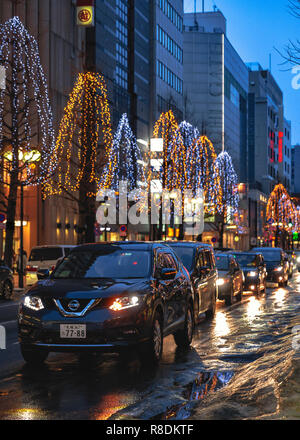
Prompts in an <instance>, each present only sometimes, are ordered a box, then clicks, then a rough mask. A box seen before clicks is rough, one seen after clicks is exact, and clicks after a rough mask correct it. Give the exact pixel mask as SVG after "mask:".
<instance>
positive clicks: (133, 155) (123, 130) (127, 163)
mask: <svg viewBox="0 0 300 440" xmlns="http://www.w3.org/2000/svg"><path fill="white" fill-rule="evenodd" d="M143 159H144V158H143V155H142V152H141V150H140V148H139V147H138V146H137V143H136V138H135V136H134V134H133V132H132V130H131V128H130V126H129V121H128V117H127V114H126V113H124V114H123V115H122V118H121V119H120V121H119V125H118V128H117V131H116V134H115V136H114V139H113V143H112V148H111V149H110V151H109V152H108V157H107V163H106V165H105V166H104V168H103V171H102V174H101V178H100V182H99V190H102V189H106V188H109V189H113V190H114V191H116V192H117V191H118V190H119V182H121V181H127V182H128V191H132V190H135V189H138V188H139V187H140V188H141V187H143V188H145V187H147V185H148V183H147V175H146V172H145V167H144V165H143V164H144V161H143Z"/></svg>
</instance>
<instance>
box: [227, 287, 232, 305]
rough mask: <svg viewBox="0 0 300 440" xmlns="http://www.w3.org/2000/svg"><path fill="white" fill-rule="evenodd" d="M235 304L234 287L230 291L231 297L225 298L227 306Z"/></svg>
mask: <svg viewBox="0 0 300 440" xmlns="http://www.w3.org/2000/svg"><path fill="white" fill-rule="evenodd" d="M232 303H233V287H231V289H230V295H229V296H226V297H225V304H226V306H231V305H232Z"/></svg>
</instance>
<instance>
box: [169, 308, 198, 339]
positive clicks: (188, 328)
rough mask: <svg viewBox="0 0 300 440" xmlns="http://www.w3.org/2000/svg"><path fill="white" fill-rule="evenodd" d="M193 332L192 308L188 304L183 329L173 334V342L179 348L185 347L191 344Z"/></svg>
mask: <svg viewBox="0 0 300 440" xmlns="http://www.w3.org/2000/svg"><path fill="white" fill-rule="evenodd" d="M193 334H194V319H193V308H192V306H191V305H189V306H188V309H187V312H186V317H185V323H184V329H183V330H179V331H177V332H176V333H174V334H173V336H174V340H175V343H176V345H177V347H179V348H186V347H189V346H190V345H191V342H192V340H193Z"/></svg>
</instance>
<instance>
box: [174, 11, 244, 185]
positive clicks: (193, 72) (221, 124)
mask: <svg viewBox="0 0 300 440" xmlns="http://www.w3.org/2000/svg"><path fill="white" fill-rule="evenodd" d="M183 35H184V112H185V118H186V119H187V120H189V121H190V122H191V123H193V124H194V125H196V126H198V127H199V129H200V131H201V133H203V134H206V135H207V136H208V137H209V138H210V139H211V140H212V142H213V144H214V146H215V149H216V151H217V153H219V152H220V151H222V149H225V150H226V151H228V152H229V154H230V155H231V157H232V159H233V163H234V167H235V170H236V172H237V174H238V177H239V181H242V182H245V181H246V180H247V162H246V160H245V158H246V156H247V99H248V77H249V74H248V69H247V67H246V65H245V64H244V62H243V60H242V59H241V58H240V56H239V54H238V53H237V52H236V50H235V49H234V47H233V46H232V45H231V43H230V41H229V40H228V38H227V36H226V19H225V17H224V16H223V14H222V12H220V11H214V12H204V13H196V14H193V13H189V14H185V15H184V32H183Z"/></svg>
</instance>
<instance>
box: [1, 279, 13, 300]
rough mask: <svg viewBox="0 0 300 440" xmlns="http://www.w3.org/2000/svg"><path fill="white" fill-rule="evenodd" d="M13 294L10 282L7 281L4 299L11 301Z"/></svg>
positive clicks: (4, 287) (3, 290)
mask: <svg viewBox="0 0 300 440" xmlns="http://www.w3.org/2000/svg"><path fill="white" fill-rule="evenodd" d="M12 294H13V287H12V284H11V283H10V282H9V281H5V283H4V284H3V289H2V297H3V299H11V297H12Z"/></svg>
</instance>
